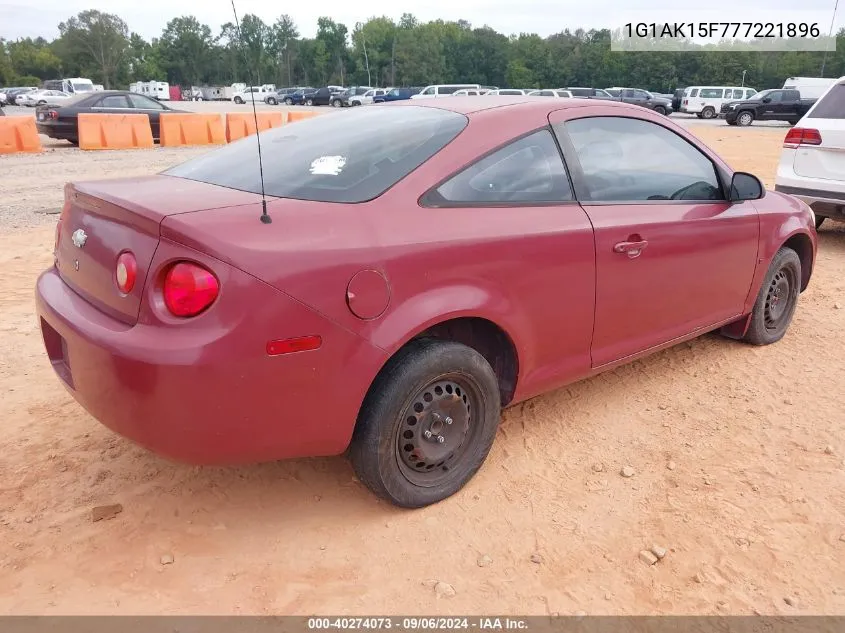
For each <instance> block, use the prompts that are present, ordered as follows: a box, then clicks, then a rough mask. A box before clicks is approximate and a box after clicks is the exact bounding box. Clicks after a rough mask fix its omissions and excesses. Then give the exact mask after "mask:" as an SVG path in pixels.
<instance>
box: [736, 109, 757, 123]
mask: <svg viewBox="0 0 845 633" xmlns="http://www.w3.org/2000/svg"><path fill="white" fill-rule="evenodd" d="M753 122H754V115H753V114H751V112H749V111H748V110H743V111H742V112H740V113H739V114H737V115H736V124H737V125H739V126H742V127H748V126H749V125H751V124H752V123H753Z"/></svg>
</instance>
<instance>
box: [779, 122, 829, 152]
mask: <svg viewBox="0 0 845 633" xmlns="http://www.w3.org/2000/svg"><path fill="white" fill-rule="evenodd" d="M821 144H822V135H821V134H819V131H818V130H813V129H811V128H803V127H794V128H792V129H791V130H789V132H787V133H786V138H785V139H783V146H784V147H790V148H793V149H794V148H796V147H798V146H799V145H821Z"/></svg>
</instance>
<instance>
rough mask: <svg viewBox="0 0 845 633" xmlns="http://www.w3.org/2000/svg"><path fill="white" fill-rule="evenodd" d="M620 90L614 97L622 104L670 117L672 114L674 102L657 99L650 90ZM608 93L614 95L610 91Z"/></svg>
mask: <svg viewBox="0 0 845 633" xmlns="http://www.w3.org/2000/svg"><path fill="white" fill-rule="evenodd" d="M618 90H619V94H618V95H613V96H614V97H617V98H618V100H619V101H621V102H622V103H629V104H631V105H637V106H640V107H643V108H648V109H649V110H654V111H655V112H657V113H658V114H663V115H669V114H671V113H672V102H671V101H670V100H669V99H664V98H663V97H655V96H654V95H653V94H651V93H650V92H649V91H648V90H642V89H640V88H619V89H618ZM607 92H609V93H611V94H613V93H612V92H611V91H610V89H608V90H607Z"/></svg>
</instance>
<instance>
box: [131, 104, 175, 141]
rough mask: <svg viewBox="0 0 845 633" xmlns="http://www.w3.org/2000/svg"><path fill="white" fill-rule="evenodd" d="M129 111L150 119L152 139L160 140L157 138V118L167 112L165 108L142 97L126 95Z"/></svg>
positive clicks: (158, 121)
mask: <svg viewBox="0 0 845 633" xmlns="http://www.w3.org/2000/svg"><path fill="white" fill-rule="evenodd" d="M128 99H129V103H130V106H131V110H132V112H134V113H138V114H146V115H147V116H148V117H149V119H150V129H151V130H152V132H153V138H160V136H159V123H160V120H159V116H160V115H161V113H162V112H165V111H167V107H165V106H164V105H162V104H161V103H159V102H158V101H156V100H155V99H150V98H149V97H145V96H144V95H136V94H130V95H128Z"/></svg>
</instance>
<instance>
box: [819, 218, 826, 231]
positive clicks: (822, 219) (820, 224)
mask: <svg viewBox="0 0 845 633" xmlns="http://www.w3.org/2000/svg"><path fill="white" fill-rule="evenodd" d="M826 219H827V218H826V217H825V216H823V215H817V216H816V230H817V231H818V230H819V229H820V228H822V224H824V221H825V220H826Z"/></svg>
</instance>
